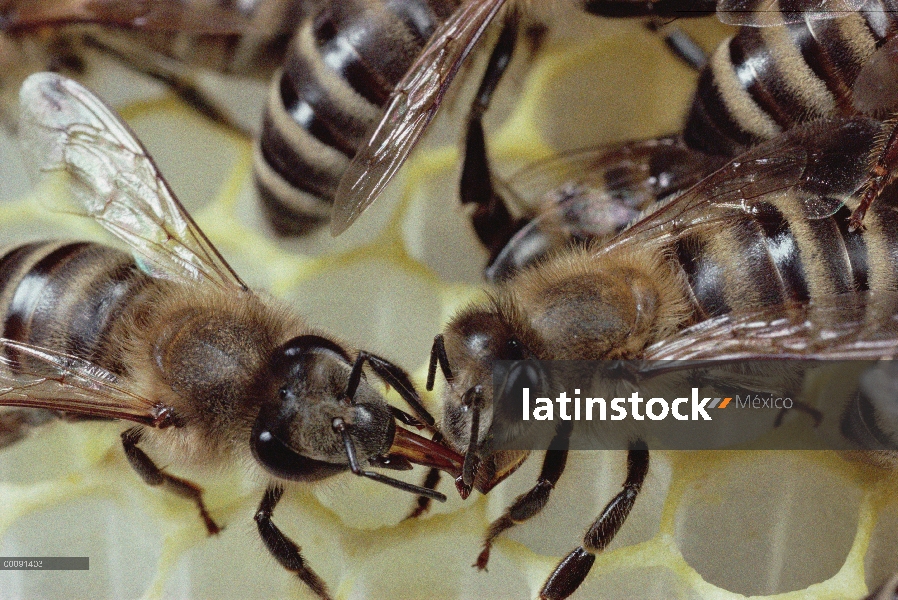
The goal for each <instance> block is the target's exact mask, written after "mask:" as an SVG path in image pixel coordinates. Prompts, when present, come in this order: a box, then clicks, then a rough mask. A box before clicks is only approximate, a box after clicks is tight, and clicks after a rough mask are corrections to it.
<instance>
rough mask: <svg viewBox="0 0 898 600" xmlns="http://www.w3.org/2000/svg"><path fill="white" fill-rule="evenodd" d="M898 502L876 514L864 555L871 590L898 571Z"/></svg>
mask: <svg viewBox="0 0 898 600" xmlns="http://www.w3.org/2000/svg"><path fill="white" fill-rule="evenodd" d="M896 548H898V504H896V503H895V502H892V503H891V504H889V505H887V506H885V508H884V509H883V510H882V511H880V512H879V514H877V516H876V525H875V527H874V528H873V532H872V534H871V536H870V545H869V546H868V549H867V554H866V556H865V557H864V579H865V580H866V582H867V587H869V588H870V589H871V590H872V589H875V588H877V587H879V586H880V585H882V584H883V582H885V581H886V580H887V579H888V578H889V577H891V576H892V575H893V574H894V573H895V572H896V571H898V553H896V552H895V549H896Z"/></svg>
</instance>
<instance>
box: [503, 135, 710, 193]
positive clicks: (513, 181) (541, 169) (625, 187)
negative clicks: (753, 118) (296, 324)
mask: <svg viewBox="0 0 898 600" xmlns="http://www.w3.org/2000/svg"><path fill="white" fill-rule="evenodd" d="M715 160H716V157H711V156H708V155H706V154H704V153H702V152H698V151H696V150H692V149H690V148H688V147H686V145H685V144H684V143H683V142H682V141H681V140H680V139H678V138H676V137H665V138H657V139H650V140H640V141H636V142H625V143H623V144H612V145H604V146H593V147H589V148H582V149H579V150H574V151H569V152H562V153H560V154H558V155H556V156H553V157H551V158H548V159H545V160H541V161H538V162H535V163H532V164H530V165H527V166H525V167H524V168H523V169H521V170H520V171H518V172H517V173H515V174H514V175H512V176H511V177H509V178H508V181H507V182H506V183H507V185H508V187H509V188H511V190H512V191H513V192H514V194H515V196H516V197H518V198H520V199H522V200H524V201H525V202H526V203H528V204H535V203H537V202H539V201H540V200H542V199H543V198H544V197H545V196H546V195H548V194H553V193H555V192H556V191H557V190H559V189H564V188H577V189H582V190H592V191H594V193H595V194H599V193H603V192H606V191H607V192H608V193H610V194H611V195H613V196H617V197H621V198H622V199H627V198H630V197H632V198H634V200H633V201H629V200H628V201H627V203H628V204H630V205H640V204H644V203H645V202H647V201H650V200H653V199H656V198H660V197H663V196H666V195H668V194H671V193H673V192H675V191H677V190H680V189H682V188H684V187H688V185H691V184H693V183H697V182H698V179H699V177H697V175H696V174H701V173H709V172H710V171H712V170H714V169H713V167H714V166H715V165H716V162H715ZM717 166H719V165H717Z"/></svg>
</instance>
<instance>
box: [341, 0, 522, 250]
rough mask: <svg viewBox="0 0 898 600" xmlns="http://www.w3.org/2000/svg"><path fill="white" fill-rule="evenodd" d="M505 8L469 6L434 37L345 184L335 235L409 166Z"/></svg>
mask: <svg viewBox="0 0 898 600" xmlns="http://www.w3.org/2000/svg"><path fill="white" fill-rule="evenodd" d="M504 3H505V0H471V1H469V2H465V3H463V4H462V6H461V7H460V8H459V9H458V10H457V11H456V12H455V13H453V15H452V16H451V17H450V18H449V19H448V20H447V21H446V22H445V23H444V24H443V25H442V26H441V27H440V28H439V29H437V31H436V32H435V33H434V34H433V36H432V37H431V39H430V41H429V42H428V43H427V47H426V48H425V49H424V51H423V52H422V53H421V54H420V55H419V56H418V58H417V59H416V60H415V63H414V64H413V65H412V66H411V68H410V69H409V71H408V73H406V75H405V77H403V79H402V81H400V82H399V84H398V85H397V86H396V89H395V90H394V91H393V93H392V95H391V96H390V100H389V102H388V103H387V107H386V112H385V113H384V116H383V118H382V119H381V121H380V123H378V124H377V126H376V127H375V128H374V130H373V132H372V134H371V135H370V136H368V142H367V143H366V144H365V146H364V147H362V148H360V149H359V152H358V154H356V156H355V158H354V159H353V161H352V163H350V165H349V168H348V169H347V170H346V173H344V174H343V178H342V179H341V180H340V185H339V187H338V188H337V193H336V199H335V202H334V212H333V218H332V221H331V233H332V234H333V235H339V234H340V233H342V232H343V231H345V230H346V228H347V227H349V226H350V225H351V224H352V223H353V221H355V220H356V218H357V217H358V216H359V215H360V214H362V212H363V211H364V210H365V209H366V208H368V206H369V205H370V204H371V203H372V202H373V201H374V199H375V198H376V197H377V195H378V194H379V193H380V192H381V191H382V190H383V188H384V187H385V186H386V185H387V183H388V182H389V181H390V180H391V179H392V178H393V175H395V174H396V171H398V170H399V167H401V166H402V163H403V162H405V159H406V158H407V157H408V155H409V153H410V152H411V151H412V148H413V147H414V146H415V144H416V143H417V142H418V140H419V139H420V138H421V135H422V134H423V133H424V130H425V129H426V128H427V125H428V124H429V123H430V121H431V119H433V117H434V115H435V114H436V111H437V109H438V108H439V106H440V103H441V102H442V100H443V95H444V94H445V92H446V89H447V88H448V87H449V84H450V83H451V82H452V80H453V79H454V78H455V75H456V73H457V72H458V69H459V67H460V66H461V64H462V61H464V59H465V58H466V57H467V56H468V54H469V53H470V51H471V49H472V48H473V47H474V45H475V44H476V43H477V41H478V40H479V39H480V37H481V36H482V35H483V32H484V30H485V29H486V26H487V25H488V24H489V23H490V21H491V20H492V19H493V17H495V16H496V13H497V12H498V10H499V9H500V8H501V7H502V5H503V4H504Z"/></svg>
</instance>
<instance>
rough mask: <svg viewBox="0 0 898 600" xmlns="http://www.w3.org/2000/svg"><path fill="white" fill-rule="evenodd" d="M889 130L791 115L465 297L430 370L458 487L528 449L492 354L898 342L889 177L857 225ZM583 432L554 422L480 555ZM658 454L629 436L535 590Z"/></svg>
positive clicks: (883, 351) (784, 352)
mask: <svg viewBox="0 0 898 600" xmlns="http://www.w3.org/2000/svg"><path fill="white" fill-rule="evenodd" d="M891 128H892V125H891V124H889V123H883V122H881V121H876V120H873V119H866V118H855V119H842V120H832V121H818V122H816V123H813V124H810V125H805V126H801V127H796V128H794V129H792V130H790V131H788V132H786V133H784V134H782V135H780V136H779V137H777V138H774V139H773V140H772V141H770V142H768V143H765V144H762V145H760V146H757V147H756V148H754V149H752V150H751V151H749V152H748V153H746V154H743V155H741V156H739V157H737V158H736V159H734V160H733V161H731V162H730V163H728V164H726V165H724V166H723V167H722V168H721V169H720V170H719V171H717V172H715V173H713V174H712V175H710V176H708V177H706V178H705V179H703V180H702V181H700V182H699V183H698V184H696V185H695V186H693V187H691V188H690V189H688V190H687V191H686V192H684V193H683V194H682V195H680V196H677V197H675V198H673V199H671V200H668V201H666V202H662V203H660V204H659V205H658V206H656V207H653V208H652V209H650V210H648V211H646V213H644V214H643V215H642V216H641V218H639V219H638V220H637V221H636V222H635V223H634V224H632V225H631V226H629V227H628V228H627V229H625V230H624V231H623V232H622V233H621V234H620V235H619V236H617V237H616V238H614V239H612V240H611V241H609V242H607V243H606V244H605V245H602V246H595V245H593V246H587V247H585V248H582V247H581V248H575V249H572V250H569V251H568V252H561V253H558V254H557V255H556V256H555V257H553V258H550V259H549V260H546V261H543V262H541V263H539V264H537V265H536V266H533V267H531V268H529V269H525V270H523V271H522V272H520V273H519V274H517V275H516V276H514V277H512V278H511V279H509V280H508V281H507V282H505V283H503V284H502V285H501V286H500V287H499V288H498V289H497V290H496V291H495V292H494V293H493V295H492V298H491V300H490V302H488V303H484V304H474V305H472V306H469V307H468V308H466V309H464V310H462V311H460V312H459V313H458V314H457V315H456V316H455V317H454V318H453V319H452V320H451V321H450V322H449V324H448V325H447V327H446V328H445V331H444V333H443V334H441V335H438V336H437V337H436V339H435V340H434V345H433V349H432V352H431V357H430V370H429V377H428V384H427V385H428V389H432V388H433V385H434V379H435V374H436V370H437V367H439V368H440V369H441V371H442V373H443V374H444V376H445V379H446V385H445V387H444V390H443V393H442V396H443V418H442V421H441V429H442V432H443V435H444V436H445V438H446V440H447V441H448V442H449V443H450V444H451V445H452V446H453V447H454V448H455V449H456V450H458V451H459V452H464V453H465V455H466V457H465V464H464V468H463V473H462V483H463V485H467V486H472V485H474V486H476V487H477V488H478V489H489V488H491V487H492V486H493V485H495V484H496V483H497V482H499V481H501V480H502V479H504V478H505V477H507V476H509V475H510V474H511V473H512V472H513V471H514V470H515V469H516V468H517V467H518V466H519V465H520V464H521V462H523V461H524V460H525V459H526V458H527V453H526V452H510V451H501V452H495V451H493V450H491V443H492V437H493V435H492V434H493V432H492V430H491V427H492V426H493V411H494V410H495V407H494V405H493V398H492V391H493V386H492V377H493V373H492V371H493V366H494V364H495V362H496V361H497V360H527V359H534V360H630V359H645V360H673V359H680V360H681V363H683V364H687V363H685V362H684V361H686V360H700V359H714V360H718V361H722V360H729V359H733V360H744V359H746V358H751V359H764V358H783V357H793V358H798V357H800V358H815V359H827V358H829V359H880V358H883V357H890V356H893V355H894V354H895V352H896V350H898V319H896V315H898V267H896V265H895V261H894V260H893V258H892V257H893V255H894V251H895V248H896V244H898V221H896V220H895V217H894V207H895V202H896V201H898V199H896V193H898V189H896V187H895V186H891V187H886V188H885V191H884V193H883V197H882V198H881V200H880V201H879V202H878V203H876V204H874V205H873V207H872V209H871V212H870V214H869V215H868V216H867V220H866V221H865V222H866V225H867V228H866V230H863V231H862V230H856V231H851V230H850V216H851V214H852V211H851V208H852V207H853V206H856V205H857V203H858V201H859V200H858V195H859V190H862V189H863V187H864V184H865V182H866V181H867V177H868V174H869V164H868V160H869V158H868V157H869V156H870V155H871V153H875V152H876V151H877V150H878V149H879V148H880V147H881V146H882V144H883V143H885V142H884V141H883V140H885V139H886V138H887V136H886V135H884V134H885V132H888V131H890V130H891ZM562 423H564V422H562ZM857 431H867V433H866V435H867V436H868V437H869V435H870V434H869V431H868V430H863V428H860V429H858V430H857ZM570 435H571V429H570V428H569V427H565V426H560V427H559V428H558V430H557V431H556V434H555V439H554V440H552V443H551V445H550V447H551V448H553V449H552V450H549V451H548V452H547V453H546V457H545V459H544V462H543V466H542V470H541V473H540V475H539V477H538V480H537V483H536V485H535V486H534V487H533V488H532V489H531V490H530V491H529V492H527V493H525V494H523V495H521V496H520V497H518V498H517V499H516V500H515V501H514V503H513V504H512V505H511V506H510V507H509V508H508V509H507V510H506V512H505V514H503V515H502V516H501V517H500V518H499V519H498V520H496V521H494V522H493V523H492V524H491V525H490V527H489V530H488V532H487V534H486V539H485V543H484V549H483V551H482V552H481V554H480V556H479V557H478V559H477V562H476V564H477V566H478V567H480V568H485V567H486V565H487V563H488V560H489V554H490V547H491V545H492V542H493V540H494V539H495V538H496V537H497V536H499V535H501V534H502V533H503V532H504V531H506V530H508V529H509V528H511V527H513V526H514V525H516V524H518V523H521V522H523V521H526V520H527V519H529V518H531V517H533V516H534V515H535V514H537V513H538V512H539V511H540V510H542V508H543V507H544V506H545V504H546V502H547V501H548V500H549V496H550V494H551V491H552V489H553V488H554V486H555V484H556V483H557V481H558V479H559V477H560V476H561V475H562V473H563V471H564V468H565V464H566V460H567V450H566V448H567V444H568V438H569V436H570ZM851 441H852V442H853V443H855V444H859V445H860V447H863V448H867V447H876V446H875V444H873V445H872V446H871V445H868V443H871V442H875V441H876V440H872V441H871V440H869V439H853V438H852V439H851ZM648 469H649V456H648V448H647V447H646V446H645V444H644V443H642V442H640V441H638V440H634V441H633V442H632V443H631V445H630V449H629V456H628V461H627V477H626V481H625V483H624V485H623V490H622V491H621V492H620V493H619V494H618V495H617V496H615V497H614V498H613V499H612V500H611V501H610V502H609V503H608V505H607V506H606V507H605V509H604V510H603V511H602V512H601V514H600V516H599V517H598V518H597V519H596V520H595V522H594V523H593V524H592V526H591V527H590V528H589V530H588V531H587V533H586V534H585V536H584V539H583V542H582V543H581V545H580V547H578V548H577V549H575V550H574V551H573V552H571V553H570V554H569V555H568V556H567V557H566V558H565V559H564V560H562V562H561V563H560V564H559V565H558V567H556V569H555V571H554V572H553V573H552V574H551V575H550V576H549V578H548V580H547V581H546V583H545V584H544V585H543V588H542V590H541V592H540V598H544V599H551V600H557V599H560V598H566V597H567V596H569V595H570V594H571V593H573V592H574V590H576V589H577V587H578V586H579V585H580V583H581V582H582V581H583V580H584V578H585V577H586V575H587V573H588V572H589V569H590V567H591V566H592V564H593V562H594V560H595V555H596V554H597V553H599V552H601V551H602V550H604V548H605V547H607V545H608V544H609V543H610V542H611V540H612V539H613V538H614V536H615V535H616V533H617V532H618V530H619V529H620V527H621V526H622V525H623V523H624V521H625V520H626V518H627V515H628V514H629V512H630V510H631V508H632V507H633V505H634V503H635V501H636V498H637V496H638V494H639V491H640V489H641V486H642V483H643V481H644V479H645V476H646V474H647V473H648Z"/></svg>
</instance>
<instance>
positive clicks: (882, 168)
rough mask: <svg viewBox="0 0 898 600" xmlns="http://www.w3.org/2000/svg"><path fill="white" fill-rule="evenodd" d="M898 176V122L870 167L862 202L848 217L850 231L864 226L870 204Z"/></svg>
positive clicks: (893, 126)
mask: <svg viewBox="0 0 898 600" xmlns="http://www.w3.org/2000/svg"><path fill="white" fill-rule="evenodd" d="M896 176H898V124H895V123H893V125H892V131H891V132H890V133H889V135H888V136H887V137H886V138H885V141H884V143H883V145H882V149H881V150H880V151H879V153H878V154H877V156H876V161H875V162H874V163H873V166H872V167H871V168H870V175H869V179H868V181H867V187H866V189H865V190H864V195H863V196H862V197H861V201H860V204H858V206H857V208H855V209H854V212H852V213H851V216H850V217H849V218H848V231H849V233H850V232H853V231H857V230H858V229H863V227H864V215H866V214H867V210H868V209H869V208H870V205H872V204H873V202H874V201H875V200H876V199H877V198H879V195H880V194H881V193H882V190H883V188H885V187H886V186H887V185H889V184H890V183H892V181H894V180H895V177H896Z"/></svg>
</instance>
